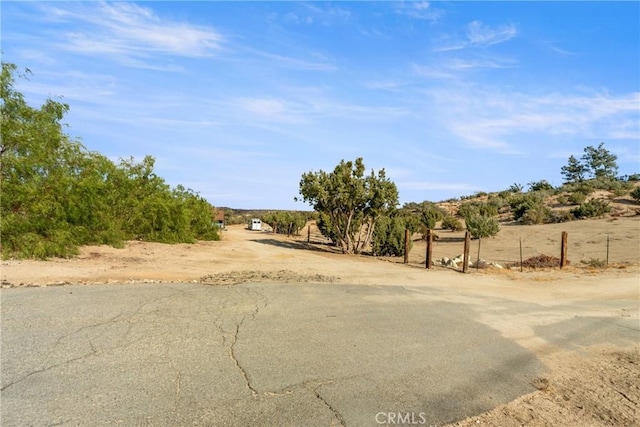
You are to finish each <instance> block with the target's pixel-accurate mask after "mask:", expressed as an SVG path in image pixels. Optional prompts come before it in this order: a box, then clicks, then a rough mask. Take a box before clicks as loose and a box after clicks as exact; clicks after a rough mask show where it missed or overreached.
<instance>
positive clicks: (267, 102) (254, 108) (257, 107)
mask: <svg viewBox="0 0 640 427" xmlns="http://www.w3.org/2000/svg"><path fill="white" fill-rule="evenodd" d="M239 104H240V106H241V108H244V109H245V110H247V111H249V112H251V113H254V114H257V115H259V116H269V117H273V116H281V115H283V113H285V112H286V111H287V107H286V105H285V103H284V102H283V101H281V100H278V99H269V98H244V99H240V100H239Z"/></svg>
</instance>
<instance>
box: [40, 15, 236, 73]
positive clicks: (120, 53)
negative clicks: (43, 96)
mask: <svg viewBox="0 0 640 427" xmlns="http://www.w3.org/2000/svg"><path fill="white" fill-rule="evenodd" d="M45 12H46V14H47V15H48V16H49V17H50V19H52V20H54V21H55V22H58V23H63V24H73V26H74V28H78V30H75V31H67V32H64V31H62V34H63V37H62V39H61V40H57V41H56V43H57V47H58V48H59V49H63V50H68V51H72V52H77V53H82V54H87V55H92V56H95V55H103V56H105V55H106V56H110V57H114V58H116V59H118V60H120V62H122V63H123V64H124V65H129V66H141V65H144V61H143V60H146V59H148V58H150V57H153V56H154V55H173V56H184V57H204V56H211V55H214V54H215V53H216V52H217V51H219V50H220V49H221V48H222V44H223V43H224V38H223V37H222V35H221V34H219V33H218V32H217V31H215V30H214V29H212V28H209V27H204V26H197V25H192V24H188V23H184V22H177V21H173V20H170V19H165V18H162V17H160V16H158V15H156V14H155V13H154V12H153V11H151V10H150V9H148V8H144V7H141V6H138V5H136V4H132V3H124V2H116V3H106V2H99V3H90V4H83V3H80V4H76V3H74V4H62V5H59V4H56V5H55V6H46V7H45Z"/></svg>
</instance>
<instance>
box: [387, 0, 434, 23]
mask: <svg viewBox="0 0 640 427" xmlns="http://www.w3.org/2000/svg"><path fill="white" fill-rule="evenodd" d="M395 13H397V14H399V15H404V16H408V17H410V18H414V19H424V20H428V21H432V22H435V21H438V20H439V19H440V18H442V17H443V16H444V15H445V12H444V10H442V9H437V8H434V7H433V6H432V4H431V3H429V2H428V1H400V2H398V3H396V5H395Z"/></svg>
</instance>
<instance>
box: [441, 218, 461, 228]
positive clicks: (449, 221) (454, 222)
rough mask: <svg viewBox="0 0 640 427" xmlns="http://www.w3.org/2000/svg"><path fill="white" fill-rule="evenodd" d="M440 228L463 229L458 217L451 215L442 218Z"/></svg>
mask: <svg viewBox="0 0 640 427" xmlns="http://www.w3.org/2000/svg"><path fill="white" fill-rule="evenodd" d="M442 228H444V229H445V230H451V231H461V230H463V229H464V227H463V226H462V223H460V221H459V220H458V218H456V217H455V216H452V215H449V216H446V217H444V219H443V220H442Z"/></svg>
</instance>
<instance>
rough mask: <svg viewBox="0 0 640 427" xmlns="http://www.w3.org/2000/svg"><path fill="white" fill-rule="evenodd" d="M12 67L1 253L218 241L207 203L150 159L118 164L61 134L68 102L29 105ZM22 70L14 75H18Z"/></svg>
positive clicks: (5, 68) (4, 139)
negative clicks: (171, 182) (158, 171)
mask: <svg viewBox="0 0 640 427" xmlns="http://www.w3.org/2000/svg"><path fill="white" fill-rule="evenodd" d="M16 70H17V67H16V66H15V65H13V64H7V63H2V74H1V81H0V98H1V101H2V103H1V104H0V114H1V119H2V126H1V127H0V132H1V135H0V136H1V142H0V186H1V189H2V197H1V198H0V217H1V218H2V221H1V222H0V233H1V235H2V255H3V256H4V257H35V258H47V257H51V256H62V257H68V256H72V255H74V254H76V253H77V251H78V245H84V244H111V245H115V246H118V245H121V244H122V241H123V240H126V239H131V238H139V239H145V240H154V241H161V242H192V241H194V240H195V239H217V238H219V236H218V234H217V229H216V227H215V224H214V223H213V207H212V206H211V205H210V204H209V203H208V202H207V201H205V200H204V199H202V198H201V197H199V196H198V195H197V194H195V193H194V192H193V191H191V190H187V189H184V188H183V187H180V186H178V187H177V188H175V189H171V188H170V187H169V186H168V185H167V184H166V183H165V182H164V180H163V179H162V178H160V177H158V176H156V175H155V173H154V172H153V166H154V159H153V158H152V157H150V156H147V157H146V158H145V159H144V160H143V161H142V162H141V163H136V162H134V161H133V159H130V160H128V161H127V160H122V161H121V162H120V164H118V165H116V164H114V163H113V162H112V161H110V160H109V159H107V158H106V157H105V156H103V155H101V154H98V153H93V152H89V151H87V150H86V149H85V147H83V146H82V144H80V143H79V142H77V141H73V140H71V139H70V137H69V136H68V135H67V134H65V133H64V132H63V124H62V123H61V121H62V119H63V118H64V115H65V113H66V112H67V111H68V109H69V107H68V106H67V105H66V104H62V103H59V102H56V101H53V100H51V99H48V100H46V101H45V103H44V104H43V105H42V106H41V107H39V108H33V107H31V106H29V105H28V104H27V103H26V101H25V100H24V97H23V95H22V94H21V93H20V92H18V91H16V90H15V86H14V82H15V80H14V76H15V75H16V74H17V71H16ZM18 76H20V74H18Z"/></svg>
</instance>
